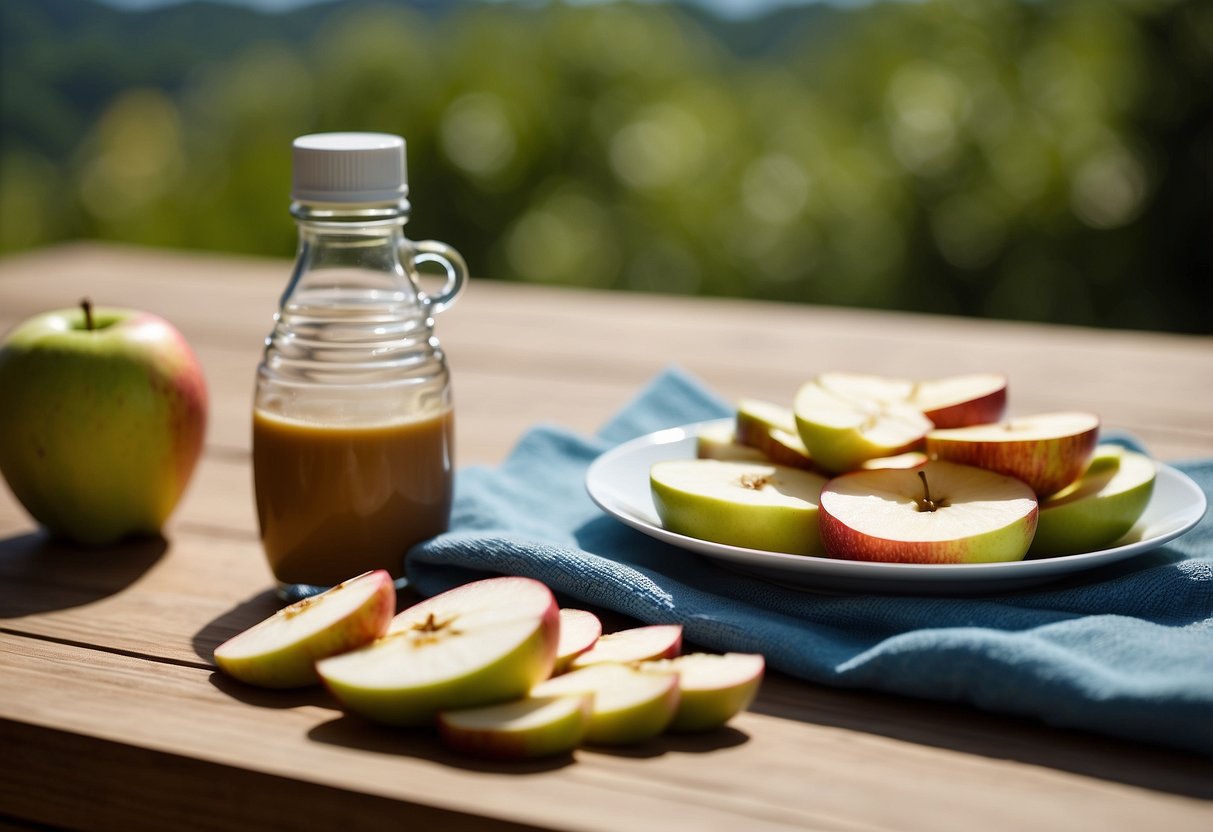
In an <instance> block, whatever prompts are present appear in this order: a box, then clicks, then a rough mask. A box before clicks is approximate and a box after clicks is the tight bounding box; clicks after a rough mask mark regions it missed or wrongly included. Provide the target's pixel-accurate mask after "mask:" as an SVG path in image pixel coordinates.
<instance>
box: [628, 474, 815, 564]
mask: <svg viewBox="0 0 1213 832" xmlns="http://www.w3.org/2000/svg"><path fill="white" fill-rule="evenodd" d="M649 485H650V488H651V489H652V493H653V505H654V506H655V507H656V509H657V516H658V517H660V518H661V523H662V525H663V526H664V527H665V528H666V529H669V530H670V531H672V532H676V533H678V534H685V535H687V536H688V537H695V538H699V539H700V540H710V541H712V542H714V543H724V544H727V545H730V546H744V547H746V548H749V549H764V550H767V551H772V552H789V553H791V554H799V555H816V554H820V553H821V542H820V539H819V536H818V533H817V497H818V495H819V494H820V493H821V487H822V486H823V485H825V477H822V476H820V475H818V474H815V473H813V472H811V471H802V470H800V469H798V468H788V467H786V466H782V465H771V464H765V465H764V464H758V463H748V462H720V461H717V460H713V459H690V460H667V461H665V462H658V463H656V464H654V465H653V467H652V468H651V469H649Z"/></svg>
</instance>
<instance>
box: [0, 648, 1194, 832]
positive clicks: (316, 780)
mask: <svg viewBox="0 0 1213 832" xmlns="http://www.w3.org/2000/svg"><path fill="white" fill-rule="evenodd" d="M0 656H3V663H4V665H5V666H6V668H8V672H6V673H5V674H4V675H3V676H2V677H0V703H2V704H0V708H2V709H3V712H2V716H3V717H4V718H6V719H7V720H8V722H5V723H0V728H2V730H5V731H10V732H11V731H14V730H15V729H14V728H13V727H12V724H13V721H14V719H15V718H19V720H20V722H21V723H24V724H26V725H43V726H46V727H48V728H51V729H53V731H54V732H55V733H52V734H50V735H49V736H50V738H49V739H48V738H47V734H46V732H39V733H38V734H34V735H31V734H29V733H28V732H26V733H25V736H23V740H24V741H26V742H31V741H32V742H37V743H39V744H41V745H42V746H43V748H40V749H39V752H38V753H39V756H41V757H49V758H51V759H58V758H61V757H64V756H66V755H68V754H72V753H76V752H79V751H80V750H81V748H79V747H74V746H76V745H77V740H76V737H77V736H79V737H83V738H86V740H84V741H83V743H84V744H85V745H87V746H89V747H91V748H96V746H95V745H94V744H93V742H92V741H95V740H100V741H103V742H105V743H108V744H111V745H112V746H123V747H128V748H134V749H143V750H145V751H147V752H150V756H149V759H148V761H147V763H146V764H144V765H143V766H141V767H140V769H141V770H142V771H143V772H144V774H145V778H144V779H143V780H141V781H140V785H141V787H142V789H143V790H146V791H148V792H149V793H152V792H157V791H162V790H164V791H167V789H168V787H169V786H170V785H172V784H173V783H177V782H181V783H184V782H185V780H186V779H188V778H187V777H186V774H185V773H183V772H186V773H188V772H191V771H207V772H209V771H212V769H210V766H211V765H214V766H222V767H228V768H230V769H235V770H247V771H248V772H252V773H253V774H254V775H257V776H254V777H248V778H245V777H243V776H239V774H238V773H232V772H224V773H222V775H221V779H220V783H221V784H222V787H223V790H224V791H227V790H231V791H232V792H233V794H232V796H231V798H229V799H230V800H231V801H233V802H235V803H237V804H240V803H241V801H242V800H250V799H252V796H253V795H254V794H256V789H257V788H258V787H259V786H260V785H263V784H264V780H263V779H262V778H263V776H270V777H287V778H290V779H296V780H301V781H303V782H306V783H310V784H317V785H319V786H322V787H325V788H333V789H339V790H341V791H343V792H345V793H347V796H348V798H349V802H348V805H350V806H353V807H359V806H360V805H361V800H362V798H363V796H366V795H372V796H380V797H387V798H390V799H392V800H396V801H400V802H401V803H402V804H403V806H402V810H407V811H409V812H411V811H412V810H413V808H412V807H415V806H427V807H430V809H431V810H433V811H435V812H438V811H455V812H472V813H475V814H478V815H484V816H486V817H489V818H492V819H495V820H499V821H509V822H513V823H522V824H531V825H535V826H541V827H549V826H550V827H559V828H567V829H586V830H591V829H607V830H618V829H625V828H637V829H647V828H661V829H666V830H671V832H676V830H683V829H686V830H703V829H738V828H740V829H747V830H749V829H754V830H763V829H793V828H794V829H805V828H813V829H940V830H947V829H957V830H968V829H971V828H972V819H973V818H974V817H979V816H980V817H984V818H987V820H988V823H986V824H983V825H988V826H989V827H990V828H995V829H998V828H1005V829H1013V828H1014V829H1022V828H1026V827H1029V826H1030V827H1031V828H1036V829H1042V830H1048V829H1071V828H1073V824H1074V822H1075V819H1076V818H1082V819H1083V821H1084V824H1085V823H1091V824H1098V825H1099V826H1100V827H1101V828H1108V829H1132V828H1142V826H1143V825H1145V824H1149V823H1165V824H1166V825H1167V828H1168V829H1173V830H1184V829H1199V828H1207V823H1208V821H1209V819H1210V817H1211V815H1210V813H1209V808H1208V804H1207V803H1206V802H1205V801H1203V800H1200V799H1197V798H1193V797H1188V796H1183V795H1179V794H1160V793H1157V792H1149V791H1146V790H1144V789H1140V788H1133V787H1125V786H1120V785H1117V784H1113V783H1109V782H1107V781H1105V780H1101V779H1096V778H1091V777H1087V776H1084V775H1081V774H1071V773H1066V772H1058V771H1054V770H1049V769H1045V768H1041V767H1039V766H1037V765H1033V764H1030V763H1026V764H1025V763H1024V762H1021V761H1018V760H1016V759H1014V755H1015V754H1016V753H1017V751H1018V750H1019V749H1018V748H1017V744H1016V743H1014V742H1011V743H1010V744H1009V745H1008V747H1007V749H1006V751H1005V752H1001V753H1005V754H1008V759H1000V758H999V757H998V756H997V755H995V756H983V755H975V754H969V753H964V752H958V751H953V750H951V749H948V748H940V747H925V746H922V745H919V744H918V743H916V742H907V741H905V740H902V739H898V738H895V737H890V736H885V735H881V734H880V733H868V734H856V733H854V732H853V731H849V730H842V729H838V728H834V727H830V726H815V725H812V724H809V723H805V722H801V721H796V720H787V719H784V718H780V717H772V716H767V715H764V714H761V713H750V714H746V715H743V717H742V718H740V719H739V720H738V721H737V722H736V727H735V728H733V729H731V730H728V731H725V732H722V733H718V734H714V735H705V736H701V737H692V738H681V739H680V738H670V739H665V740H662V741H659V742H657V743H655V744H653V745H652V746H650V747H646V748H643V749H639V750H636V751H631V752H610V751H605V750H583V751H579V752H577V753H576V754H575V755H574V757H573V758H572V759H571V760H560V761H555V762H552V763H546V764H527V765H507V764H484V763H476V762H468V761H466V760H463V759H461V758H459V757H455V756H452V755H450V754H449V753H447V752H445V751H444V750H443V749H441V747H439V746H438V745H437V744H436V742H435V741H434V739H433V738H432V737H431V736H429V735H428V734H425V733H419V732H403V731H389V730H384V729H381V728H377V727H373V726H369V725H367V724H365V723H362V722H361V721H358V720H353V719H351V718H347V717H342V716H339V715H337V713H336V712H335V711H333V710H332V709H331V708H330V707H328V706H327V705H326V704H325V702H324V701H323V700H318V699H317V694H312V693H306V692H305V693H262V692H252V691H246V690H243V689H232V686H230V685H228V683H226V682H224V681H223V680H220V679H216V678H212V677H211V676H210V674H208V673H207V672H206V671H203V670H199V669H196V668H192V667H181V666H175V665H154V664H153V663H149V662H146V661H144V660H140V659H136V658H133V657H129V656H121V655H113V654H106V653H98V652H97V651H89V650H82V649H80V648H76V647H72V646H67V645H59V644H45V643H41V642H35V643H32V644H31V643H30V640H29V639H21V638H17V637H13V636H9V635H3V636H0ZM131 690H138V691H139V696H138V698H137V699H136V698H135V697H132V696H131V695H130V691H131ZM3 726H8V727H3ZM199 726H205V730H199ZM65 731H66V732H71V733H70V734H68V735H65V734H64V733H63V732H65ZM1097 744H1098V743H1097ZM56 747H57V749H58V750H56ZM105 753H106V754H107V755H111V756H112V755H120V752H119V751H118V750H115V749H114V748H112V747H111V748H108V749H106V751H105ZM121 753H124V754H127V755H128V756H129V752H121ZM182 755H185V756H188V757H189V758H190V759H192V760H196V761H201V763H202V764H203V765H202V766H201V767H196V766H195V764H193V763H187V764H186V765H185V766H184V767H183V766H180V765H178V764H177V759H176V758H177V757H180V756H182ZM1151 756H1152V755H1151V754H1150V753H1149V752H1147V754H1146V757H1145V758H1144V759H1146V760H1149V759H1150V757H1151ZM791 759H795V760H797V765H796V766H789V765H787V764H786V761H787V760H791ZM0 765H5V763H4V762H3V761H0ZM91 768H93V770H94V774H93V776H94V777H96V776H98V775H97V774H96V773H95V771H96V767H91ZM69 770H70V769H69ZM906 771H914V772H915V776H914V777H912V778H910V777H905V776H903V773H904V772H906ZM115 776H125V775H115ZM31 779H32V780H33V782H30V783H26V784H24V785H23V789H22V791H23V792H26V793H28V789H34V790H35V792H34V795H35V796H36V795H37V794H38V791H45V790H47V789H51V788H54V786H48V785H47V783H46V778H41V777H39V778H31ZM0 782H11V781H10V780H9V778H8V777H5V778H3V779H2V780H0ZM59 788H60V789H62V786H60V787H59ZM128 791H129V789H128ZM469 793H474V794H475V795H476V799H475V800H474V801H469V800H468V799H467V797H468V795H469ZM293 794H295V796H296V800H295V803H294V805H295V807H296V808H297V809H298V810H299V811H300V812H301V813H302V815H303V816H307V814H308V813H309V811H310V810H311V804H312V801H313V800H315V801H317V803H318V804H319V805H320V806H321V807H323V806H324V803H325V801H327V800H328V795H327V794H320V795H319V796H315V795H313V792H312V789H310V788H309V789H304V790H298V791H297V792H294V793H293ZM1024 795H1031V799H1030V800H1025V799H1024ZM201 797H202V798H205V795H202V796H201ZM15 799H16V798H14V797H13V796H11V795H6V796H5V797H4V798H3V800H0V811H6V812H8V813H9V814H17V815H18V816H22V815H23V814H27V813H29V812H30V810H31V806H30V805H29V804H33V803H37V802H39V801H36V800H31V801H29V803H27V804H23V805H22V809H21V812H13V811H12V810H11V808H10V807H7V806H6V805H5V803H6V802H7V801H10V800H15ZM68 802H70V801H68ZM57 803H58V802H57ZM607 806H609V807H610V810H609V811H603V808H604V807H607ZM111 808H116V810H117V811H118V813H121V812H122V811H123V807H121V806H119V807H111ZM126 810H127V811H130V812H131V813H132V814H133V810H132V809H131V808H130V807H126ZM357 814H358V813H357V811H352V812H351V813H350V818H349V822H350V823H355V824H357V823H358V822H359V821H358V819H357ZM68 821H69V822H70V821H71V819H70V818H69V819H68ZM354 828H362V827H361V826H355V827H354Z"/></svg>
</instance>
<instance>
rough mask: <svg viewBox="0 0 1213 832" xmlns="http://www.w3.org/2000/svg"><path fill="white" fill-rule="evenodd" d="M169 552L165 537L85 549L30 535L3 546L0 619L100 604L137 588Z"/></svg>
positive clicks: (0, 550) (3, 542) (0, 543)
mask: <svg viewBox="0 0 1213 832" xmlns="http://www.w3.org/2000/svg"><path fill="white" fill-rule="evenodd" d="M167 550H168V541H167V540H165V539H164V538H163V537H160V536H156V537H145V538H139V539H135V540H129V541H124V542H122V543H118V544H115V545H112V546H106V547H103V548H102V547H97V548H90V547H82V546H73V545H71V544H68V543H64V542H60V541H58V540H53V539H51V538H50V537H48V536H47V535H46V533H45V532H41V531H38V532H28V533H26V534H20V535H16V536H14V537H7V538H4V539H3V540H0V583H3V584H4V585H5V590H6V591H5V592H4V593H2V594H0V619H5V618H18V617H20V616H24V615H34V614H37V613H42V612H51V611H53V610H61V609H67V608H69V607H79V606H82V605H84V604H90V603H92V602H94V601H99V600H101V599H102V598H106V597H108V596H110V595H113V594H115V593H117V592H121V591H122V590H123V589H125V588H126V587H128V586H130V585H131V584H133V583H134V582H135V581H137V580H138V579H139V578H140V577H142V576H143V574H144V573H146V572H147V571H148V570H149V569H151V568H152V566H154V565H155V564H156V562H157V561H159V560H160V558H161V556H163V555H164V553H165V552H166V551H167Z"/></svg>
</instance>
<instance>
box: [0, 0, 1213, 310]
mask: <svg viewBox="0 0 1213 832" xmlns="http://www.w3.org/2000/svg"><path fill="white" fill-rule="evenodd" d="M1209 78H1213V8H1211V7H1210V4H1208V3H1203V2H1198V1H1197V0H1055V2H1050V3H1038V2H1032V1H1031V0H926V2H921V3H893V2H890V3H875V4H872V5H868V6H861V7H857V8H854V9H845V10H844V9H840V8H835V7H830V6H809V7H800V8H789V9H784V10H781V11H779V12H776V13H774V14H772V15H769V16H766V17H763V18H759V19H756V20H751V21H747V22H745V23H742V24H726V23H723V22H722V21H719V20H715V19H713V18H711V17H709V16H706V15H704V14H703V13H702V12H695V11H692V10H689V9H683V8H681V7H678V6H672V5H659V6H654V5H649V4H639V5H633V4H629V3H624V2H617V3H610V4H606V5H597V6H589V7H586V6H581V5H576V6H566V5H563V4H561V3H549V4H545V5H538V6H536V5H534V4H528V5H503V4H480V3H477V2H471V0H466V1H465V2H457V3H449V4H445V5H444V4H434V3H414V4H404V3H388V2H376V0H353V1H352V2H348V3H343V4H327V5H318V6H311V7H307V8H305V9H301V10H300V11H298V12H295V13H292V14H289V15H263V14H258V13H255V12H251V11H248V10H240V9H232V8H228V7H223V6H218V5H205V4H187V5H185V6H180V7H172V8H167V9H162V10H160V11H157V12H146V13H137V14H136V13H129V14H123V13H119V12H116V11H113V10H111V9H108V8H104V7H101V6H98V5H95V4H94V3H92V2H89V1H88V0H46V2H44V3H39V4H4V5H2V6H0V251H11V250H15V249H20V248H24V247H28V246H33V245H39V244H42V243H46V242H49V241H53V240H57V239H65V238H70V237H78V236H89V237H102V238H107V239H117V240H129V241H133V242H139V243H147V244H153V245H169V246H189V247H199V248H217V249H223V250H230V251H242V252H251V253H263V254H271V255H279V256H282V255H287V254H289V252H290V248H291V246H292V245H293V239H294V229H293V227H292V226H291V224H290V222H289V218H288V217H287V215H286V210H285V209H286V203H287V198H288V197H287V194H288V192H289V176H290V171H289V161H290V157H289V150H288V148H289V144H290V141H291V139H292V138H293V137H294V136H296V135H299V134H302V133H306V132H313V131H319V130H335V129H366V130H385V131H389V132H396V133H400V134H403V135H404V136H406V137H407V139H408V152H409V167H410V187H411V192H412V198H413V202H414V205H415V206H416V208H415V213H414V217H413V220H412V222H411V226H410V233H411V234H412V236H414V237H418V238H421V237H438V238H441V239H444V240H447V241H449V242H451V243H452V244H454V245H456V246H457V247H458V248H460V249H461V250H462V251H463V252H464V253H465V254H466V255H467V257H468V259H469V261H470V262H471V264H472V267H473V271H474V272H475V273H476V274H478V275H481V276H486V277H494V278H500V279H509V280H535V281H542V282H549V283H563V284H577V285H587V286H599V287H609V288H623V289H632V290H640V291H660V292H686V293H705V294H716V295H725V296H747V297H759V298H773V299H781V300H792V301H803V302H812V303H832V304H848V305H863V306H879V307H891V308H902V309H911V310H922V311H932V312H944V313H956V314H968V315H989V316H996V317H1012V318H1024V319H1033V320H1050V321H1058V322H1070V323H1080V324H1098V325H1113V326H1127V327H1148V328H1159V329H1173V330H1181V331H1192V332H1213V325H1211V324H1210V321H1209V315H1208V312H1207V310H1208V309H1209V308H1210V307H1211V306H1213V281H1210V276H1211V275H1213V260H1211V257H1213V246H1210V231H1213V193H1211V191H1213V185H1211V183H1213V170H1210V154H1209V150H1208V149H1209V147H1213V85H1210V84H1209V83H1208V79H1209Z"/></svg>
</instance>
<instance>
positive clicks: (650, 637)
mask: <svg viewBox="0 0 1213 832" xmlns="http://www.w3.org/2000/svg"><path fill="white" fill-rule="evenodd" d="M681 649H682V626H681V625H679V624H654V625H652V626H649V627H633V628H631V629H630V630H620V631H619V632H617V633H608V634H606V635H604V636H602V637H601V638H599V639H598V641H597V642H596V643H595V644H594V646H593V647H591V648H590V649H589V650H587V651H586V652H584V653H582V654H581V655H580V656H578V657H577V658H575V659H573V664H572V669H573V670H578V669H580V668H583V667H589V666H590V665H592V664H602V663H604V662H615V663H626V662H643V661H647V660H649V659H665V658H668V657H670V656H677V655H678V651H679V650H681Z"/></svg>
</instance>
